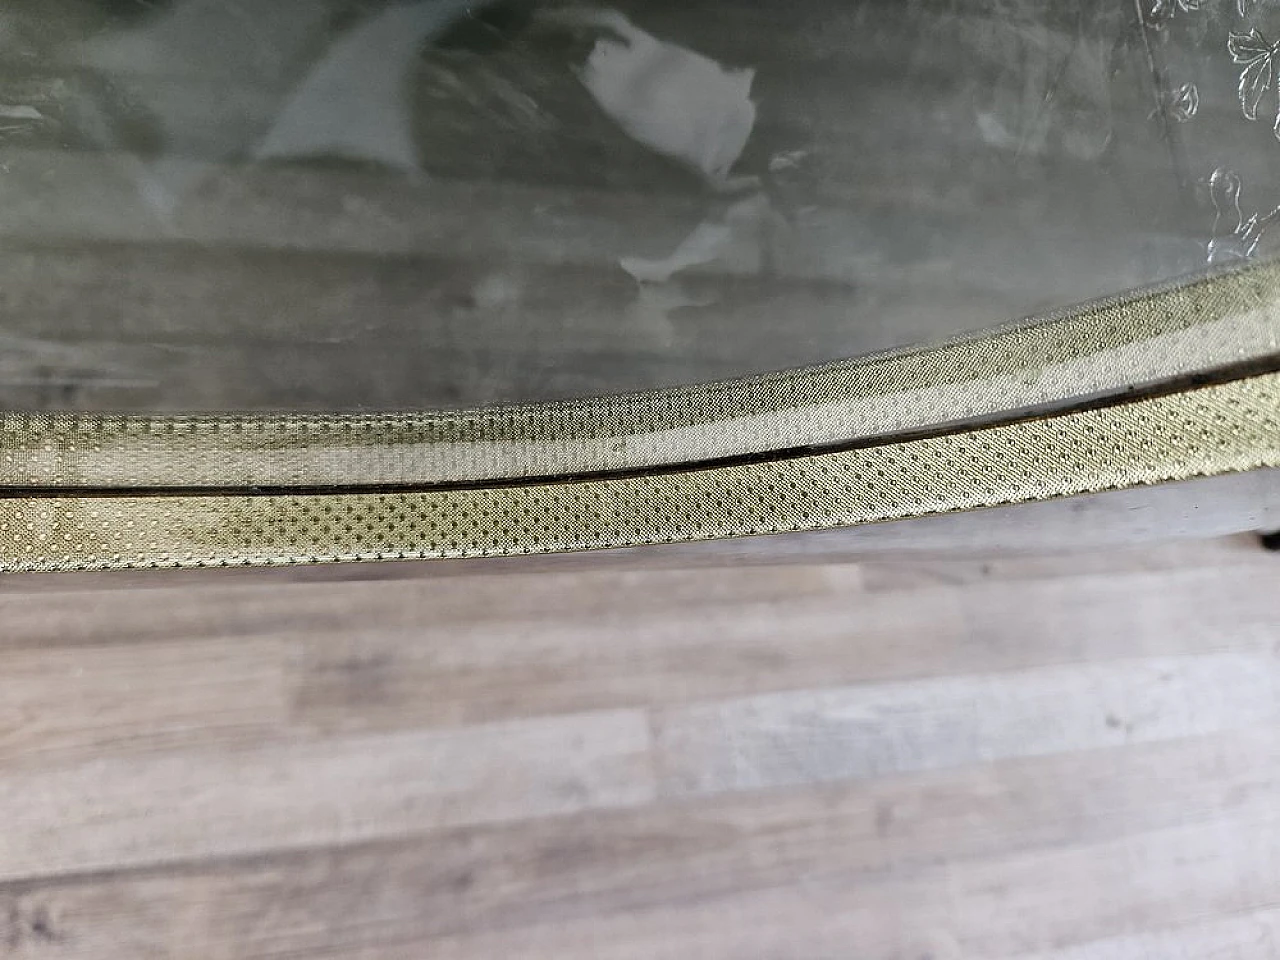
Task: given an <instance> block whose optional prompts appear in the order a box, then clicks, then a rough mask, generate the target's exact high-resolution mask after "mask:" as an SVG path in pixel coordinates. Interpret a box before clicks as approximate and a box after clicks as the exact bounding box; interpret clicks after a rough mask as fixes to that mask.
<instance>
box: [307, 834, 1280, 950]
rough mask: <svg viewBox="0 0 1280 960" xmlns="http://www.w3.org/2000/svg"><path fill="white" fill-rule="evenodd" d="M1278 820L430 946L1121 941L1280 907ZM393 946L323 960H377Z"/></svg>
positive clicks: (977, 945)
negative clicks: (1148, 930) (1146, 931)
mask: <svg viewBox="0 0 1280 960" xmlns="http://www.w3.org/2000/svg"><path fill="white" fill-rule="evenodd" d="M1278 864H1280V822H1277V819H1276V817H1275V814H1274V813H1270V814H1254V815H1252V816H1247V817H1239V818H1227V819H1224V820H1222V821H1219V822H1217V823H1214V824H1210V825H1203V824H1198V825H1196V826H1194V827H1178V828H1173V829H1169V830H1162V831H1153V832H1151V833H1145V834H1139V835H1136V836H1128V837H1123V838H1120V839H1117V840H1109V841H1103V842H1100V843H1094V844H1081V845H1078V846H1072V847H1069V848H1065V849H1061V850H1053V851H1044V850H1036V851H1030V852H1026V853H1021V854H1015V855H1013V856H1010V857H1008V858H1004V859H995V860H990V861H979V862H976V863H973V864H963V865H961V864H953V863H945V864H942V865H939V866H938V867H935V868H933V869H932V870H926V871H923V872H922V873H921V874H920V875H918V876H915V877H909V878H905V879H901V880H892V879H891V880H889V881H887V882H884V883H880V884H869V883H866V882H864V880H863V878H860V877H850V876H843V875H839V874H836V875H833V876H829V877H823V876H815V877H808V878H805V879H804V880H803V881H802V882H793V883H789V884H786V885H784V886H779V887H775V888H772V889H769V890H764V891H756V892H748V893H745V894H739V895H729V896H725V897H721V898H711V899H709V900H706V901H694V902H684V903H680V902H677V903H673V904H670V905H668V906H665V907H660V908H657V909H654V910H651V911H643V912H636V913H621V914H616V915H609V916H604V917H589V918H583V919H580V920H572V921H559V920H550V921H548V922H545V923H543V924H540V925H538V926H533V927H525V928H520V929H517V930H514V931H504V930H497V931H492V932H486V933H478V934H476V935H473V936H466V935H463V936H459V937H454V938H448V939H443V940H437V941H433V942H432V943H431V956H432V957H433V958H441V960H460V958H472V957H491V956H501V957H507V958H522V960H523V958H528V960H533V958H539V960H540V958H552V957H565V956H591V957H594V958H597V960H683V958H686V957H690V956H696V957H698V958H699V960H730V958H733V960H737V958H743V960H745V958H753V960H755V958H779V960H781V958H784V957H786V958H790V957H805V958H806V960H808V958H813V960H843V958H846V957H848V956H850V952H849V951H850V950H851V949H856V950H857V954H856V955H857V956H858V958H859V960H889V958H893V960H903V958H911V960H917V958H921V957H934V958H942V960H962V958H968V957H983V958H991V960H994V958H998V957H1008V956H1010V955H1017V954H1018V953H1025V952H1027V951H1029V950H1037V949H1045V948H1054V947H1059V946H1065V945H1068V944H1071V943H1075V942H1079V941H1081V940H1088V939H1097V938H1099V937H1102V936H1106V935H1108V934H1114V933H1119V932H1123V931H1125V930H1127V929H1131V928H1132V927H1133V926H1134V925H1135V924H1169V923H1173V922H1178V921H1180V920H1181V921H1188V920H1196V919H1200V918H1204V919H1209V918H1213V917H1222V916H1224V915H1228V914H1232V913H1238V912H1245V911H1256V910H1262V909H1269V908H1272V907H1274V906H1275V905H1276V904H1277V903H1278V902H1280V866H1278ZM386 946H387V944H381V945H377V946H374V947H370V948H366V947H358V948H355V949H342V948H341V947H339V948H337V949H333V950H329V951H325V952H323V953H321V954H320V955H321V956H324V957H326V958H331V960H336V958H339V957H341V958H343V960H347V958H351V960H354V958H357V957H359V958H372V957H374V956H378V955H379V953H378V950H379V949H385V948H386Z"/></svg>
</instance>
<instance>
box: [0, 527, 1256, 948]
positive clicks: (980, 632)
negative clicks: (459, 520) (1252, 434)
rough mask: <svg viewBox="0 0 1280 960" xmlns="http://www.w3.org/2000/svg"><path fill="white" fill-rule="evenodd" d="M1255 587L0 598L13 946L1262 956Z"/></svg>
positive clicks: (611, 585) (1250, 552)
mask: <svg viewBox="0 0 1280 960" xmlns="http://www.w3.org/2000/svg"><path fill="white" fill-rule="evenodd" d="M356 578H358V579H356ZM1278 582H1280V559H1277V558H1276V557H1275V556H1274V555H1268V554H1265V553H1263V552H1261V551H1260V550H1258V549H1257V548H1256V546H1255V544H1254V543H1253V542H1251V541H1250V540H1248V539H1247V538H1240V539H1232V540H1221V541H1212V542H1207V543H1202V544H1187V545H1178V546H1169V547H1158V548H1146V549H1143V550H1141V551H1134V552H1130V553H1122V552H1110V553H1107V554H1105V555H1087V556H1075V557H1058V558H1043V557H1042V558H1035V557H1033V558H1021V559H1013V558H1005V559H992V560H965V561H945V562H944V561H900V562H889V561H878V562H874V563H863V564H844V565H822V566H816V565H791V566H784V567H767V566H751V567H744V568H739V569H715V568H706V567H703V568H701V569H696V570H670V569H668V570H657V571H649V572H635V571H628V570H619V569H612V568H604V569H599V570H596V571H594V572H581V571H577V572H560V571H557V570H554V569H553V570H551V571H545V570H544V571H542V572H538V573H536V574H525V573H510V572H505V569H502V570H494V571H493V572H490V571H489V570H488V569H483V570H482V572H480V573H475V572H468V573H465V574H461V575H460V574H457V573H456V572H449V570H448V568H439V567H425V568H424V567H387V568H379V569H373V568H361V569H359V570H344V571H327V570H321V571H309V572H301V573H298V574H287V573H286V574H283V575H276V576H266V575H255V576H249V575H245V574H236V575H230V576H224V577H215V576H211V575H209V574H202V575H172V576H170V575H163V576H154V577H153V576H148V577H142V578H139V577H137V576H133V577H123V578H118V579H106V580H101V581H95V580H86V579H83V578H72V579H44V580H40V579H28V578H20V579H12V580H3V581H0V956H3V957H17V958H40V960H46V958H47V960H53V958H72V957H75V958H93V960H115V958H120V960H126V958H127V960H142V958H161V957H182V958H228V960H229V958H236V960H249V958H263V957H272V958H283V957H289V958H299V957H323V958H333V960H336V958H342V960H356V958H360V960H371V958H383V957H386V958H417V957H422V958H432V960H448V958H477V960H478V958H503V960H514V958H538V960H552V958H554V960H572V958H599V960H623V958H627V960H665V958H670V960H704V958H705V960H713V958H744V960H783V958H786V960H825V958H830V960H880V958H885V960H888V958H895V960H952V958H966V960H971V958H972V960H979V958H997V957H1000V958H1019V960H1032V958H1034V960H1129V958H1134V960H1138V958H1141V960H1200V958H1212V960H1262V958H1276V957H1280V725H1278V724H1277V720H1280V615H1278V611H1280V604H1278V602H1277V600H1276V585H1277V583H1278ZM123 586H127V587H128V589H120V587H123Z"/></svg>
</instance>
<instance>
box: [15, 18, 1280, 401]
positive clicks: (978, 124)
mask: <svg viewBox="0 0 1280 960" xmlns="http://www.w3.org/2000/svg"><path fill="white" fill-rule="evenodd" d="M1233 35H1234V37H1235V38H1234V39H1232V36H1233ZM1277 39H1280V7H1277V8H1276V9H1275V10H1272V9H1271V8H1270V7H1269V6H1268V5H1267V4H1265V3H1262V2H1258V0H1222V2H1211V0H1140V2H1139V3H1137V4H1134V3H1131V2H1129V0H1073V2H1066V0H1040V2H1035V0H861V2H859V0H787V2H775V0H704V2H698V0H686V2H659V0H650V2H646V3H638V2H619V3H617V4H614V5H597V4H590V5H574V6H565V5H558V4H550V3H541V4H539V3H511V2H495V3H484V2H481V0H470V2H450V0H421V2H417V3H388V2H376V0H267V2H264V0H168V2H162V0H155V2H144V0H131V2H130V0H111V2H106V0H10V2H8V3H6V4H5V5H4V7H3V9H2V10H0V406H3V407H8V408H18V409H84V410H139V411H144V410H155V411H177V410H289V409H305V410H326V409H340V410H350V409H406V408H420V407H453V406H460V405H475V404H487V403H493V402H499V401H526V400H545V399H552V398H561V397H573V396H582V395H589V394H600V393H611V392H618V391H630V390H638V389H648V388H653V387H659V386H666V385H673V384H681V383H690V382H696V381H705V380H710V379H719V378H726V377H736V376H742V375H746V374H753V373H759V372H764V371H768V370H775V369H780V368H784V367H790V366H797V365H804V364H812V363H820V362H824V361H828V360H833V359H838V358H845V357H851V356H858V355H862V354H865V353H868V352H873V351H878V350H883V349H887V348H891V347H896V346H902V345H908V344H914V343H922V342H926V341H932V340H936V339H938V338H941V337H946V336H951V335H954V334H957V333H961V332H966V331H974V330H981V329H982V328H984V327H988V326H994V325H997V324H1004V323H1007V322H1009V321H1012V320H1017V319H1019V318H1021V317H1026V316H1031V315H1035V314H1039V313H1043V312H1045V311H1049V310H1055V309H1059V308H1062V307H1065V306H1068V305H1070V304H1073V303H1076V302H1079V301H1082V300H1086V299H1089V298H1093V297H1096V296H1099V295H1104V294H1111V293H1117V292H1121V291H1126V290H1131V289H1134V288H1138V287H1142V286H1144V285H1146V284H1149V283H1153V282H1156V281H1162V280H1167V279H1170V278H1173V277H1177V276H1180V275H1183V274H1187V273H1189V272H1193V271H1196V270H1199V269H1202V268H1203V267H1204V266H1205V265H1206V263H1207V262H1209V261H1210V260H1213V261H1215V262H1224V261H1230V260H1238V259H1245V258H1248V257H1250V256H1255V255H1258V254H1259V253H1260V252H1262V251H1265V250H1266V248H1267V241H1268V237H1267V232H1266V231H1267V227H1268V226H1269V225H1270V220H1271V219H1273V218H1274V217H1273V215H1272V213H1271V211H1272V210H1273V209H1274V208H1275V207H1276V205H1277V204H1280V179H1277V177H1276V171H1277V166H1276V165H1277V160H1278V159H1280V142H1278V141H1277V132H1276V131H1277V130H1280V126H1277V121H1276V117H1277V113H1278V112H1280V103H1278V102H1277V97H1278V94H1277V89H1276V78H1277V75H1278V74H1280V63H1276V64H1274V65H1273V64H1272V63H1271V60H1272V58H1273V57H1274V56H1275V55H1276V48H1275V47H1274V46H1272V44H1273V43H1274V41H1275V40H1277Z"/></svg>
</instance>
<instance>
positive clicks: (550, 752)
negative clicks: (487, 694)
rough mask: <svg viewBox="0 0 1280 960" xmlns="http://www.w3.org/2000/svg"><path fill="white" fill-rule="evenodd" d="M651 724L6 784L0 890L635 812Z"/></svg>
mask: <svg viewBox="0 0 1280 960" xmlns="http://www.w3.org/2000/svg"><path fill="white" fill-rule="evenodd" d="M651 763H652V758H651V755H650V735H649V729H648V725H647V723H646V720H645V717H644V715H643V714H641V713H638V712H634V711H612V712H602V713H597V714H584V715H579V716H574V717H560V718H550V719H545V720H525V721H522V722H520V723H517V724H506V725H503V724H496V725H492V726H486V727H472V728H468V729H464V730H456V731H449V732H445V733H433V732H421V731H416V732H410V733H402V734H393V735H387V736H378V737H357V738H351V739H342V740H325V741H321V742H304V741H292V742H266V743H261V744H248V745H242V746H241V747H240V748H238V749H236V748H221V749H220V748H203V749H201V748H193V749H187V750H172V751H164V752H156V753H148V754H143V755H139V756H134V757H123V758H121V757H113V758H110V759H104V760H88V761H84V762H80V763H68V764H62V765H58V764H48V765H45V766H41V767H38V768H19V769H12V770H8V769H6V770H5V771H4V774H3V776H0V819H2V820H3V822H4V824H5V829H4V830H3V832H0V880H7V879H16V878H21V877H37V876H51V875H57V874H65V873H74V872H84V871H92V870H104V869H109V868H120V867H124V866H141V865H148V864H160V863H173V862H178V861H183V860H191V859H195V858H199V857H225V856H233V855H247V854H253V853H259V852H262V851H265V850H282V849H290V848H293V849H296V848H301V847H314V846H321V845H327V844H339V843H351V842H356V841H361V840H370V839H375V838H378V837H389V836H396V835H400V834H404V833H412V832H416V831H425V830H434V829H441V828H444V827H449V826H458V825H462V824H475V823H488V822H495V821H502V820H511V819H528V818H531V817H545V816H552V815H557V814H561V815H562V814H568V813H572V812H575V811H582V810H588V809H593V808H599V807H620V806H630V805H635V804H640V803H643V802H646V801H647V800H649V799H651V798H652V795H653V771H652V766H651Z"/></svg>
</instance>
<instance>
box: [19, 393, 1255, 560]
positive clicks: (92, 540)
mask: <svg viewBox="0 0 1280 960" xmlns="http://www.w3.org/2000/svg"><path fill="white" fill-rule="evenodd" d="M1277 466H1280V374H1276V373H1268V374H1261V375H1257V376H1249V377H1244V378H1242V379H1238V380H1233V381H1229V382H1226V383H1221V384H1217V385H1213V386H1206V387H1200V388H1197V389H1191V390H1186V391H1183V392H1179V393H1173V394H1169V395H1166V396H1158V397H1150V398H1148V399H1142V400H1134V401H1132V402H1125V403H1119V404H1116V405H1112V406H1104V407H1098V408H1094V409H1088V410H1080V411H1077V412H1072V413H1062V414H1058V415H1054V416H1047V417H1042V418H1032V419H1025V420H1021V421H1017V422H1013V423H1008V424H1005V425H1002V426H993V427H987V428H983V429H976V430H969V431H961V432H955V433H949V434H944V435H939V436H934V437H929V438H925V439H915V440H906V441H898V442H887V443H881V444H876V445H872V446H868V447H862V448H855V449H845V450H841V451H835V452H827V453H819V454H813V455H802V456H785V457H780V458H778V459H773V460H762V461H757V462H749V463H740V464H737V465H731V466H721V467H715V468H709V469H700V470H682V471H674V472H659V473H647V474H646V473H641V474H636V475H631V476H618V477H613V478H609V479H594V480H578V481H573V480H566V481H549V482H537V483H525V484H510V485H489V486H483V485H479V486H474V487H465V488H448V489H445V488H436V489H423V490H418V491H408V490H406V491H395V492H384V493H342V492H334V493H314V494H310V493H279V494H272V495H258V496H246V495H240V494H235V493H225V494H224V493H214V494H210V495H199V494H186V495H183V494H181V493H177V494H164V495H153V496H130V495H128V494H127V493H124V492H115V493H109V494H105V495H95V496H86V495H77V494H75V493H72V492H65V493H61V494H59V493H57V492H56V491H55V492H53V495H48V494H46V495H26V494H22V493H20V492H19V493H15V494H14V495H11V497H10V498H9V499H5V500H0V569H3V570H11V571H17V570H30V571H36V570H85V569H104V568H122V567H148V566H154V567H181V566H195V567H199V566H206V567H207V566H229V565H276V564H295V563H306V562H315V561H337V560H391V559H409V558H442V557H479V556H512V555H520V554H536V553H549V552H555V551H574V550H588V549H599V548H606V547H621V546H634V545H638V544H646V543H671V542H680V541H690V540H699V539H713V538H720V537H737V536H747V535H758V534H768V533H778V532H784V531H801V530H814V529H820V528H829V527H840V526H846V525H853V524H859V523H867V522H872V521H883V520H894V519H901V518H907V517H919V516H926V515H930V514H938V513H945V512H951V511H959V510H970V509H976V508H980V507H992V506H998V505H1002V504H1011V503H1020V502H1027V501H1033V500H1042V499H1048V498H1051V497H1060V496H1068V495H1072V494H1079V493H1089V492H1100V491H1104V490H1112V489H1119V488H1124V487H1132V486H1140V485H1144V484H1154V483H1160V482H1165V481H1174V480H1183V479H1190V478H1192V477H1199V476H1211V475H1217V474H1224V473H1232V472H1239V471H1245V470H1251V469H1255V468H1261V467H1277Z"/></svg>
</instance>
